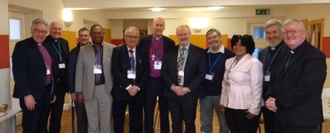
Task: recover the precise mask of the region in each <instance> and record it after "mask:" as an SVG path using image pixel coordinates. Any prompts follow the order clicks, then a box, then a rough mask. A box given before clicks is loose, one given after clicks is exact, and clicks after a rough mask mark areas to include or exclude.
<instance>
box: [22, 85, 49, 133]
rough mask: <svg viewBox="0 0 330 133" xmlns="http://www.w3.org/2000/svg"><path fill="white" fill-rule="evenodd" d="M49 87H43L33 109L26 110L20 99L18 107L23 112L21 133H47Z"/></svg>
mask: <svg viewBox="0 0 330 133" xmlns="http://www.w3.org/2000/svg"><path fill="white" fill-rule="evenodd" d="M50 90H51V85H48V86H46V87H45V90H44V94H43V96H42V98H41V99H39V100H36V103H37V104H35V108H34V109H33V110H31V111H30V110H28V109H27V107H26V105H25V102H24V97H23V98H20V99H19V101H20V107H21V109H22V111H23V117H22V127H23V133H47V132H48V131H47V121H48V111H49V106H50V92H51V91H50Z"/></svg>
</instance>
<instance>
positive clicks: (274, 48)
mask: <svg viewBox="0 0 330 133" xmlns="http://www.w3.org/2000/svg"><path fill="white" fill-rule="evenodd" d="M281 45H282V42H280V43H279V44H278V45H277V46H275V47H269V48H270V50H276V49H278V48H279V47H280V46H281Z"/></svg>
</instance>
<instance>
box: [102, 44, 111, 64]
mask: <svg viewBox="0 0 330 133" xmlns="http://www.w3.org/2000/svg"><path fill="white" fill-rule="evenodd" d="M109 50H110V49H109V45H108V44H106V43H103V57H102V58H103V66H104V65H105V63H106V62H107V60H108V58H109V56H108V54H109Z"/></svg>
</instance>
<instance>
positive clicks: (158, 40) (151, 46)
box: [139, 17, 175, 133]
mask: <svg viewBox="0 0 330 133" xmlns="http://www.w3.org/2000/svg"><path fill="white" fill-rule="evenodd" d="M164 29H165V21H164V19H163V18H160V17H157V18H155V19H154V20H153V23H152V30H153V33H152V35H148V36H145V37H143V38H141V40H140V43H139V47H141V48H143V49H145V50H147V52H148V56H149V57H148V59H149V65H150V74H149V80H148V83H147V86H146V88H145V91H144V92H145V100H144V113H145V115H144V117H145V118H144V119H145V122H144V128H145V132H146V133H154V129H153V127H154V126H153V124H154V123H153V119H154V111H155V105H156V102H157V96H158V100H159V103H158V104H159V111H160V130H161V133H169V120H168V114H169V110H168V103H167V99H166V98H165V97H164V96H163V92H164V87H165V85H164V81H163V79H162V76H161V74H160V69H161V67H162V60H163V56H164V53H165V52H166V51H167V50H168V49H169V48H171V47H173V46H174V45H175V43H174V41H173V40H171V39H170V38H168V37H166V36H164V35H163V31H164Z"/></svg>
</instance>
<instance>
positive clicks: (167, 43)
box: [139, 35, 175, 61]
mask: <svg viewBox="0 0 330 133" xmlns="http://www.w3.org/2000/svg"><path fill="white" fill-rule="evenodd" d="M162 38H163V47H164V53H165V52H166V51H167V50H169V48H171V47H174V46H175V42H174V41H173V40H172V39H170V38H168V37H167V36H163V37H162ZM151 41H152V35H147V36H145V37H142V38H141V40H140V43H139V47H141V48H143V49H145V50H146V51H147V55H148V56H149V49H150V45H151ZM148 61H149V60H148Z"/></svg>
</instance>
